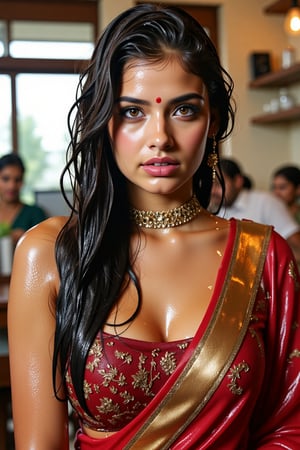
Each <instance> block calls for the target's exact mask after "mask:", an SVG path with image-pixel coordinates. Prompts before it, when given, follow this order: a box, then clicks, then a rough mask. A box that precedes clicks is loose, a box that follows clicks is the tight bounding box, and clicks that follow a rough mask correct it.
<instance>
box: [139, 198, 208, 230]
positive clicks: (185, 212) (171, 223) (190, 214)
mask: <svg viewBox="0 0 300 450" xmlns="http://www.w3.org/2000/svg"><path fill="white" fill-rule="evenodd" d="M200 211H201V206H200V203H199V202H198V200H197V197H196V196H195V195H193V197H192V198H190V199H189V200H188V201H186V202H185V203H183V205H181V206H178V207H177V208H173V209H168V210H167V211H143V210H140V209H135V208H132V209H131V210H130V214H131V218H132V220H133V221H134V222H135V223H136V224H137V225H138V226H139V227H143V228H172V227H178V226H179V225H183V224H184V223H187V222H190V221H191V220H192V219H193V218H194V217H196V216H197V215H198V214H199V212H200Z"/></svg>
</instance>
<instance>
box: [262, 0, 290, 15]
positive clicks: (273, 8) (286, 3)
mask: <svg viewBox="0 0 300 450" xmlns="http://www.w3.org/2000/svg"><path fill="white" fill-rule="evenodd" d="M290 7H291V0H277V1H276V2H273V3H271V4H270V5H269V6H267V7H266V8H265V9H264V12H265V13H266V14H285V13H286V12H287V10H288V9H289V8H290Z"/></svg>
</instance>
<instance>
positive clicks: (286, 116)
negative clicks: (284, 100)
mask: <svg viewBox="0 0 300 450" xmlns="http://www.w3.org/2000/svg"><path fill="white" fill-rule="evenodd" d="M296 120H300V105H297V106H294V107H293V108H290V109H287V110H285V111H283V110H281V111H278V112H276V113H269V114H262V115H260V116H256V117H252V119H251V123H253V124H256V125H267V124H273V123H284V122H291V121H296Z"/></svg>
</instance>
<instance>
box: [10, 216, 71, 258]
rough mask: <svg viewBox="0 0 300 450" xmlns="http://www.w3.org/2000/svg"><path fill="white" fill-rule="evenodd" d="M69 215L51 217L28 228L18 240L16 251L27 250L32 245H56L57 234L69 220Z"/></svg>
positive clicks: (37, 246)
mask: <svg viewBox="0 0 300 450" xmlns="http://www.w3.org/2000/svg"><path fill="white" fill-rule="evenodd" d="M67 219H68V218H67V217H62V216H59V217H50V218H49V219H46V220H44V221H43V222H40V223H39V224H37V225H35V226H34V227H32V228H30V229H29V230H27V231H26V232H25V233H24V235H23V236H22V237H21V239H20V240H19V241H18V244H17V247H16V251H19V252H20V251H22V250H23V249H25V251H26V250H27V249H28V248H30V247H32V246H33V247H35V248H39V247H40V246H47V245H48V246H51V245H55V241H56V239H57V236H58V234H59V232H60V231H61V229H62V228H63V226H64V225H65V224H66V222H67Z"/></svg>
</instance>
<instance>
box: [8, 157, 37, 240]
mask: <svg viewBox="0 0 300 450" xmlns="http://www.w3.org/2000/svg"><path fill="white" fill-rule="evenodd" d="M24 174H25V167H24V164H23V161H22V159H21V158H20V157H19V156H18V155H16V154H15V153H9V154H7V155H4V156H2V157H1V158H0V223H2V224H5V225H7V226H9V228H10V229H11V232H10V234H11V236H12V239H13V242H14V243H16V242H17V241H18V240H19V238H20V237H21V236H22V234H23V233H24V232H25V231H26V230H28V229H29V228H31V227H33V226H34V225H36V224H37V223H39V222H41V221H42V220H44V219H46V214H45V213H44V211H43V210H42V208H40V207H39V206H37V205H27V204H25V203H24V202H22V200H21V198H20V193H21V189H22V186H23V181H24Z"/></svg>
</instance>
